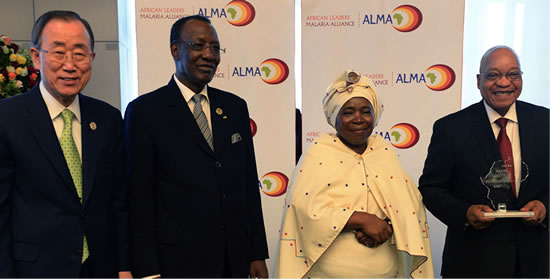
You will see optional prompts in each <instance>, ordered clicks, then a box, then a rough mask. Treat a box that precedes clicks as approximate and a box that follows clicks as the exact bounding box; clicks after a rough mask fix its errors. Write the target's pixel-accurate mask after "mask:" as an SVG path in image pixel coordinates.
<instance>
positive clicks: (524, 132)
mask: <svg viewBox="0 0 550 279" xmlns="http://www.w3.org/2000/svg"><path fill="white" fill-rule="evenodd" d="M516 113H517V116H518V127H519V138H520V149H521V160H522V164H521V172H520V176H521V177H522V178H523V177H525V176H526V175H527V174H528V170H527V169H526V168H525V166H524V165H523V162H525V163H526V164H527V167H529V164H528V163H527V162H529V159H530V158H536V156H537V154H536V152H537V147H536V146H530V145H529V144H530V141H529V139H533V138H536V137H537V136H538V135H537V134H536V133H537V131H538V130H539V129H537V127H536V126H535V123H536V119H535V118H534V117H533V115H532V114H531V112H530V111H529V110H528V109H527V107H526V106H524V104H523V103H522V102H520V101H517V102H516ZM526 182H527V181H526ZM528 185H529V183H521V186H520V187H519V192H518V199H519V198H520V197H521V193H522V192H524V191H526V190H525V187H529V186H528Z"/></svg>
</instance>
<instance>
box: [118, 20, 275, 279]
mask: <svg viewBox="0 0 550 279" xmlns="http://www.w3.org/2000/svg"><path fill="white" fill-rule="evenodd" d="M170 50H171V54H172V57H173V58H174V61H175V64H176V73H175V74H174V76H173V77H172V79H170V82H169V83H168V85H166V86H164V87H161V88H159V89H157V90H155V91H153V92H151V93H148V94H145V95H142V96H140V97H139V98H137V99H136V100H134V101H133V102H131V103H130V104H129V105H128V108H127V109H126V114H125V123H126V132H127V142H128V151H129V153H128V154H129V166H130V168H129V172H130V188H129V191H130V196H129V197H130V227H131V231H132V233H131V254H132V260H133V267H134V269H133V272H134V274H135V275H136V276H140V277H141V276H155V275H157V276H158V275H160V276H162V277H247V276H248V275H250V276H251V277H267V275H268V274H267V268H266V265H265V259H266V258H267V256H268V255H267V241H266V236H265V229H264V223H263V216H262V210H261V203H260V196H259V187H258V176H257V170H256V161H255V157H254V148H253V144H252V135H251V130H250V118H249V115H248V109H247V106H246V103H245V101H244V100H243V99H241V98H239V97H237V96H235V95H233V94H231V93H228V92H225V91H222V90H219V89H216V88H213V87H210V86H207V84H208V83H209V82H210V81H211V80H212V78H213V76H214V73H215V72H216V68H217V66H218V64H219V62H220V53H221V52H222V51H224V50H223V49H220V42H219V40H218V35H217V33H216V30H215V29H214V27H213V26H212V25H211V24H210V21H209V20H208V19H207V18H205V17H202V16H196V15H195V16H190V17H186V18H182V19H179V20H178V21H176V22H175V23H174V25H173V26H172V30H171V34H170Z"/></svg>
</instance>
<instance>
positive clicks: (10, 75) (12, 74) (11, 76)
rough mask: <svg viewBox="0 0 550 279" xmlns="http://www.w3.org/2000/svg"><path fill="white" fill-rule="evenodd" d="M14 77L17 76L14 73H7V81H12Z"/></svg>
mask: <svg viewBox="0 0 550 279" xmlns="http://www.w3.org/2000/svg"><path fill="white" fill-rule="evenodd" d="M16 76H17V74H16V73H14V72H9V73H8V79H9V80H14V79H15V77H16Z"/></svg>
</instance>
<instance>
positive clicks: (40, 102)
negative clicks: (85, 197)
mask: <svg viewBox="0 0 550 279" xmlns="http://www.w3.org/2000/svg"><path fill="white" fill-rule="evenodd" d="M27 94H29V95H30V96H29V98H28V105H27V112H28V113H27V116H26V119H25V122H26V125H27V126H28V128H29V130H30V131H31V133H32V134H33V136H34V139H35V141H36V143H37V144H38V145H39V146H40V148H41V149H42V152H44V154H46V157H47V158H48V160H49V161H50V163H51V164H52V166H53V168H54V169H55V170H56V171H57V173H58V174H59V176H61V178H62V180H63V181H64V182H65V185H66V186H67V187H68V188H69V190H70V191H71V192H73V193H74V196H75V197H76V198H78V194H77V193H76V188H75V186H74V183H73V179H72V177H71V174H70V172H69V167H68V166H67V162H66V161H65V157H64V156H63V151H62V150H61V146H60V145H59V140H58V139H57V135H56V133H55V129H54V127H53V123H52V121H51V119H50V114H49V112H48V108H47V107H46V103H45V102H44V99H42V95H41V94H40V89H39V87H38V86H35V87H33V89H32V90H31V91H30V92H29V93H27Z"/></svg>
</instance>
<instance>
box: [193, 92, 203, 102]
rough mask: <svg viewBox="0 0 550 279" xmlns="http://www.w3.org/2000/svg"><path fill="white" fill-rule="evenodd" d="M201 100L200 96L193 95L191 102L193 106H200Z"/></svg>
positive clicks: (201, 96)
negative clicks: (193, 103)
mask: <svg viewBox="0 0 550 279" xmlns="http://www.w3.org/2000/svg"><path fill="white" fill-rule="evenodd" d="M202 98H204V96H203V95H202V94H195V96H193V101H194V102H195V104H200V103H201V100H202Z"/></svg>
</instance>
